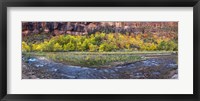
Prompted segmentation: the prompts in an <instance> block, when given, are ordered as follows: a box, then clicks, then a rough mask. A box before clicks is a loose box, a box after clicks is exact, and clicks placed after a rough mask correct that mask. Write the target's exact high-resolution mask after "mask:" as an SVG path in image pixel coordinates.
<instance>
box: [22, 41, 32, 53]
mask: <svg viewBox="0 0 200 101" xmlns="http://www.w3.org/2000/svg"><path fill="white" fill-rule="evenodd" d="M22 51H23V52H29V51H31V48H30V46H29V45H27V43H26V42H24V41H23V42H22Z"/></svg>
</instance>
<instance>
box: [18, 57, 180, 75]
mask: <svg viewBox="0 0 200 101" xmlns="http://www.w3.org/2000/svg"><path fill="white" fill-rule="evenodd" d="M176 58H177V55H173V54H171V55H161V56H156V57H153V56H151V57H149V58H148V57H147V59H145V60H142V61H137V62H133V63H129V64H124V65H119V66H115V67H112V68H88V67H79V66H71V65H66V64H62V63H57V62H54V61H52V60H49V59H47V58H45V57H34V56H33V57H31V58H29V59H22V79H178V63H177V61H176Z"/></svg>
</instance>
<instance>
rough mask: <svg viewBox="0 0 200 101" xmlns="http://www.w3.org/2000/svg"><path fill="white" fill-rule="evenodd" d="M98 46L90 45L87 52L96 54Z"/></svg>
mask: <svg viewBox="0 0 200 101" xmlns="http://www.w3.org/2000/svg"><path fill="white" fill-rule="evenodd" d="M98 48H99V47H98V46H97V45H93V44H90V45H89V51H90V52H96V51H98Z"/></svg>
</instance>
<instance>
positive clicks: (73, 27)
mask: <svg viewBox="0 0 200 101" xmlns="http://www.w3.org/2000/svg"><path fill="white" fill-rule="evenodd" d="M95 32H105V33H112V32H113V33H124V34H126V33H135V34H137V33H155V32H159V33H177V32H178V22H22V35H23V36H26V35H28V34H39V33H52V34H54V35H59V34H73V35H84V34H92V33H95Z"/></svg>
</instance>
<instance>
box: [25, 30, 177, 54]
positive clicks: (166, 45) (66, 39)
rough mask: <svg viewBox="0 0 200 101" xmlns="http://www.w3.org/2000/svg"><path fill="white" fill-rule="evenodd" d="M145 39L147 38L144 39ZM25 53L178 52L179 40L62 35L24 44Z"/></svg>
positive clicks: (101, 35) (153, 37)
mask: <svg viewBox="0 0 200 101" xmlns="http://www.w3.org/2000/svg"><path fill="white" fill-rule="evenodd" d="M144 37H145V38H144ZM22 50H23V51H43V52H58V51H90V52H96V51H99V52H103V51H134V50H139V51H155V50H165V51H177V50H178V44H177V40H175V39H170V38H161V37H157V36H156V35H155V36H154V35H152V36H148V37H147V36H143V35H142V34H138V35H135V36H130V35H126V34H116V33H115V34H113V33H109V34H105V33H95V34H91V35H87V36H81V35H77V36H73V35H60V36H56V37H52V38H51V39H49V40H44V41H43V42H38V43H27V42H25V41H23V42H22Z"/></svg>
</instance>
